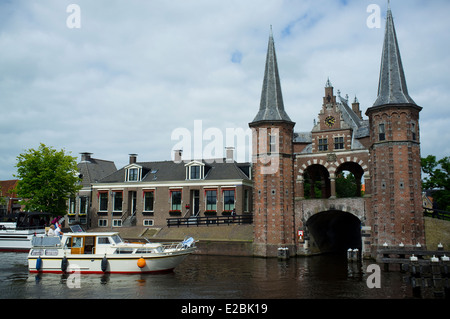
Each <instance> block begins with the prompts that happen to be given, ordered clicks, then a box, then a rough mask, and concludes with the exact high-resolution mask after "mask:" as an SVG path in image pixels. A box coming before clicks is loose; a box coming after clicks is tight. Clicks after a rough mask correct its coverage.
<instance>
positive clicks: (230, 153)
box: [225, 147, 234, 163]
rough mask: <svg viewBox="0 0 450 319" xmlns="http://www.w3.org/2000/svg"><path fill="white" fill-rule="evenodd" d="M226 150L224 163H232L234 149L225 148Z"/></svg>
mask: <svg viewBox="0 0 450 319" xmlns="http://www.w3.org/2000/svg"><path fill="white" fill-rule="evenodd" d="M225 149H226V156H227V157H226V162H227V163H234V147H225Z"/></svg>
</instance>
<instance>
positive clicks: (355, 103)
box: [352, 96, 362, 120]
mask: <svg viewBox="0 0 450 319" xmlns="http://www.w3.org/2000/svg"><path fill="white" fill-rule="evenodd" d="M352 110H353V112H355V114H356V115H358V117H359V118H360V119H361V120H362V114H361V110H360V109H359V101H358V99H357V98H356V96H355V100H354V101H353V103H352Z"/></svg>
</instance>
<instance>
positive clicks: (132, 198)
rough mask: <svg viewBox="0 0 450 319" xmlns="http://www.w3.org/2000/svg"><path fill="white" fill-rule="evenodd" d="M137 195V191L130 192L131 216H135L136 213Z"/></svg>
mask: <svg viewBox="0 0 450 319" xmlns="http://www.w3.org/2000/svg"><path fill="white" fill-rule="evenodd" d="M136 196H137V192H135V191H129V192H128V211H129V212H130V215H131V216H134V215H135V214H136Z"/></svg>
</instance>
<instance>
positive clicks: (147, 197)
mask: <svg viewBox="0 0 450 319" xmlns="http://www.w3.org/2000/svg"><path fill="white" fill-rule="evenodd" d="M154 202H155V192H154V191H153V190H151V191H144V212H153V209H154V208H153V207H154Z"/></svg>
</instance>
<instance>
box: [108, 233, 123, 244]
mask: <svg viewBox="0 0 450 319" xmlns="http://www.w3.org/2000/svg"><path fill="white" fill-rule="evenodd" d="M111 238H112V240H114V243H115V244H120V243H121V242H122V241H123V240H122V238H120V236H119V235H113V236H111Z"/></svg>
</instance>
